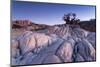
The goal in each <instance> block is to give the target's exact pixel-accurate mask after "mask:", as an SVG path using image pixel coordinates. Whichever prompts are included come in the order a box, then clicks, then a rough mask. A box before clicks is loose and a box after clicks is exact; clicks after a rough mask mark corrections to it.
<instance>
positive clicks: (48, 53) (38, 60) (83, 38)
mask: <svg viewBox="0 0 100 67" xmlns="http://www.w3.org/2000/svg"><path fill="white" fill-rule="evenodd" d="M95 35H96V33H95V32H89V31H86V30H83V29H81V28H80V27H79V26H74V25H60V26H53V27H50V28H48V29H47V31H46V32H32V31H26V32H24V33H23V34H22V35H20V36H18V37H17V38H15V39H13V40H12V44H11V49H12V55H11V56H12V65H27V64H46V63H63V62H79V61H95V60H96V56H95V55H96V42H95V37H96V36H95Z"/></svg>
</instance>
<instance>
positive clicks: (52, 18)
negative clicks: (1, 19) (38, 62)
mask: <svg viewBox="0 0 100 67" xmlns="http://www.w3.org/2000/svg"><path fill="white" fill-rule="evenodd" d="M11 7H12V14H11V15H12V20H24V19H27V20H30V21H33V22H35V23H38V24H47V25H54V24H63V23H65V22H64V21H63V19H62V17H63V16H64V14H67V13H76V15H77V18H79V19H80V20H81V21H85V20H90V19H95V6H82V5H72V4H57V3H56V4H54V3H52V4H50V3H40V2H25V1H23V2H22V1H13V2H12V6H11Z"/></svg>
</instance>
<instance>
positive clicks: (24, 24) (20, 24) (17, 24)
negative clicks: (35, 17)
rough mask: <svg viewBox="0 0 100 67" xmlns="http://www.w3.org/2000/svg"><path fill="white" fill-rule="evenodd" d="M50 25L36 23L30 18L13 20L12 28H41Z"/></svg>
mask: <svg viewBox="0 0 100 67" xmlns="http://www.w3.org/2000/svg"><path fill="white" fill-rule="evenodd" d="M47 27H48V25H45V24H36V23H34V22H32V21H29V20H15V21H12V29H26V30H32V31H33V30H40V29H45V28H47Z"/></svg>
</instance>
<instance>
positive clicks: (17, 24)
mask: <svg viewBox="0 0 100 67" xmlns="http://www.w3.org/2000/svg"><path fill="white" fill-rule="evenodd" d="M69 25H72V24H69ZM77 25H79V26H80V27H81V28H83V29H85V30H87V31H91V32H96V19H92V20H90V21H80V23H78V24H77ZM54 26H55V25H54ZM58 26H59V25H58ZM49 27H51V26H49V25H45V24H36V23H34V22H32V21H29V20H15V21H12V29H26V30H28V31H30V30H32V31H34V30H42V29H47V28H49Z"/></svg>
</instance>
